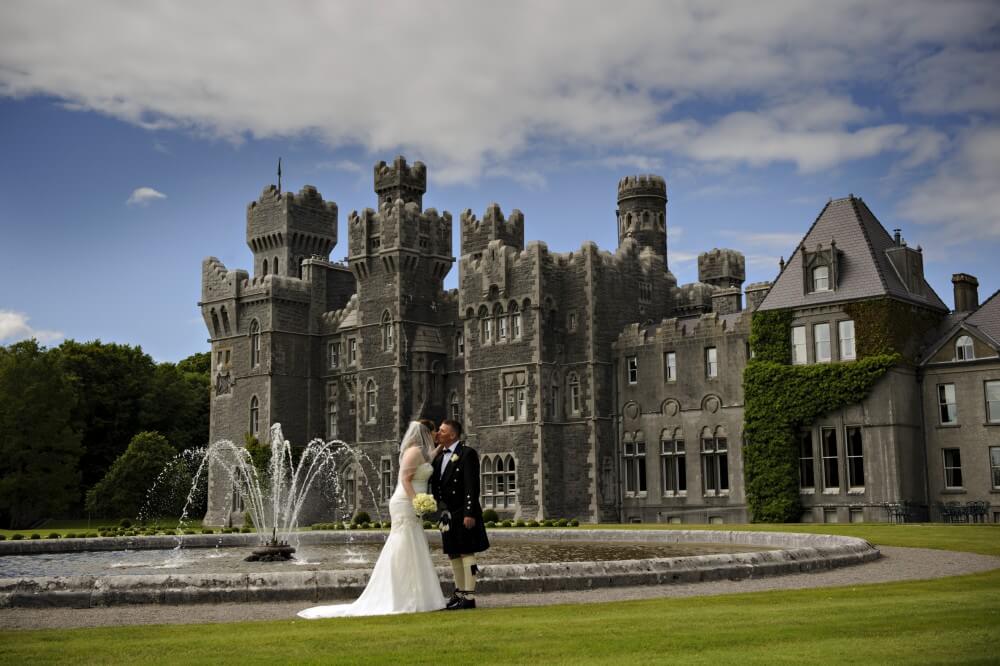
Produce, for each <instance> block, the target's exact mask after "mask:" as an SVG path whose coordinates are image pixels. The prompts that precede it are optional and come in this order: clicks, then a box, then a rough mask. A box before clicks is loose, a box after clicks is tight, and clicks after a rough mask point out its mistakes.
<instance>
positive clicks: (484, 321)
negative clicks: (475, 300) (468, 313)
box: [479, 305, 493, 345]
mask: <svg viewBox="0 0 1000 666" xmlns="http://www.w3.org/2000/svg"><path fill="white" fill-rule="evenodd" d="M479 324H480V333H481V335H482V339H481V340H480V342H481V343H482V344H484V345H485V344H489V342H490V341H491V340H492V339H493V318H492V317H490V311H489V310H487V309H486V306H485V305H484V306H483V307H481V308H479Z"/></svg>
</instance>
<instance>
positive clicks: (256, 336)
mask: <svg viewBox="0 0 1000 666" xmlns="http://www.w3.org/2000/svg"><path fill="white" fill-rule="evenodd" d="M258 365H260V322H258V321H257V320H256V319H254V320H253V321H252V322H250V367H251V368H256V367H257V366H258Z"/></svg>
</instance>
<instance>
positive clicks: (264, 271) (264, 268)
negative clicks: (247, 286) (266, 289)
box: [260, 257, 268, 277]
mask: <svg viewBox="0 0 1000 666" xmlns="http://www.w3.org/2000/svg"><path fill="white" fill-rule="evenodd" d="M267 266H268V264H267V257H264V263H262V264H261V266H260V270H261V273H260V275H261V277H265V276H267Z"/></svg>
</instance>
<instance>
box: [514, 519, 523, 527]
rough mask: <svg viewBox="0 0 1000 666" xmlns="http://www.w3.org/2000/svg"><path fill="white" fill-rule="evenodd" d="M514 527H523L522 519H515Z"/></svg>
mask: <svg viewBox="0 0 1000 666" xmlns="http://www.w3.org/2000/svg"><path fill="white" fill-rule="evenodd" d="M514 527H524V521H523V520H515V521H514Z"/></svg>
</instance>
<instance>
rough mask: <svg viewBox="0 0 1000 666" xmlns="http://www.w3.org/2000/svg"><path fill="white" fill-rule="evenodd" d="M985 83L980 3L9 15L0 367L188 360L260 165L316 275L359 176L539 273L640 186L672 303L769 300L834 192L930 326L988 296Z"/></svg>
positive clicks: (2, 102)
mask: <svg viewBox="0 0 1000 666" xmlns="http://www.w3.org/2000/svg"><path fill="white" fill-rule="evenodd" d="M998 70H1000V5H998V4H997V3H995V2H947V3H941V2H919V1H913V2H906V3H895V2H848V1H845V2H836V3H829V2H823V3H820V2H815V3H813V2H804V1H803V2H761V3H718V4H715V3H706V2H697V3H685V2H676V3H653V2H628V1H626V2H617V3H597V2H562V1H551V2H545V3H529V2H512V3H504V4H503V6H494V5H489V4H485V3H475V2H472V3H458V2H437V1H429V2H421V3H412V2H379V3H368V4H362V3H347V2H344V3H332V2H329V3H319V2H290V3H280V4H276V3H273V2H213V3H202V4H198V5H197V6H196V5H195V4H193V3H178V2H169V3H168V2H142V3H132V2H88V3H74V2H48V1H45V0H42V1H38V0H34V1H31V2H22V1H19V0H14V1H7V2H4V3H3V4H0V195H2V199H3V202H4V203H3V206H2V208H0V228H2V232H3V234H2V241H0V278H2V279H0V344H10V343H11V342H14V341H16V340H18V339H23V338H25V337H31V336H35V337H37V338H39V339H40V340H41V341H42V342H44V343H45V344H58V343H59V342H60V341H61V340H62V339H65V338H74V339H78V340H89V339H94V338H100V339H102V340H105V341H116V342H123V343H129V344H137V345H141V346H142V347H143V349H145V350H146V351H147V352H149V353H150V354H152V355H153V357H154V358H156V359H157V360H161V361H176V360H179V359H181V358H183V357H185V356H187V355H189V354H191V353H194V352H197V351H205V350H207V348H208V345H207V342H206V338H207V333H206V331H205V329H204V324H203V323H202V320H201V317H200V314H199V312H198V308H197V305H196V303H197V301H198V298H199V295H200V265H201V260H202V259H203V258H204V257H206V256H209V255H213V256H217V257H219V258H220V259H221V260H222V261H223V262H224V263H225V264H226V265H227V266H228V267H229V268H247V267H249V266H250V252H249V250H248V249H247V247H246V245H245V242H244V224H245V210H246V205H247V204H248V203H249V202H251V201H253V200H254V199H256V197H257V196H258V195H259V194H260V192H261V190H262V189H263V188H264V187H265V186H266V185H268V184H270V183H272V182H275V180H276V177H275V165H276V162H277V159H278V157H279V156H280V157H281V158H282V160H283V166H284V179H283V181H284V182H283V185H284V188H285V189H289V190H298V189H299V188H300V187H302V186H303V185H305V184H312V185H315V186H317V187H318V188H319V190H320V192H321V193H322V194H323V196H324V197H325V198H327V199H332V200H334V201H336V202H337V204H338V206H339V208H340V224H341V230H340V237H341V239H342V240H341V242H340V244H339V245H338V247H337V248H335V249H334V251H333V254H332V256H333V258H335V259H338V260H339V259H341V258H343V256H344V255H345V254H346V249H345V245H346V244H345V242H344V241H343V239H344V238H345V234H344V228H343V227H344V224H345V220H346V218H347V214H348V213H349V212H350V211H351V210H353V209H360V208H363V207H367V206H372V205H374V195H373V193H372V165H373V164H374V163H375V162H376V161H378V160H380V159H384V160H387V161H389V160H391V159H393V157H395V156H396V155H397V154H404V155H406V156H407V158H408V159H409V160H410V161H411V162H412V161H415V160H421V161H423V162H425V163H426V164H427V166H428V172H429V185H428V190H429V191H428V193H427V195H426V196H425V198H424V202H425V206H427V207H430V206H433V207H435V208H437V209H438V210H448V211H451V212H452V214H453V215H454V216H455V217H456V219H457V217H458V215H459V214H460V212H461V211H462V210H464V209H466V208H471V209H472V210H473V211H474V212H476V213H477V214H478V215H481V214H482V212H483V210H484V209H485V208H486V206H487V205H488V204H489V203H490V202H493V201H496V202H498V203H499V204H500V205H501V207H502V208H503V210H504V211H505V212H509V211H510V210H511V209H513V208H519V209H521V210H522V211H523V212H524V214H525V224H526V237H527V238H528V239H538V240H543V241H545V242H546V243H547V244H548V246H549V249H550V250H554V251H572V250H575V249H576V248H578V247H579V246H580V245H581V243H582V242H583V241H585V240H588V239H589V240H594V241H596V242H597V243H598V244H599V245H600V247H601V248H602V249H606V250H613V249H614V247H615V245H616V242H617V239H616V228H615V221H614V211H615V193H616V187H617V182H618V179H619V178H621V177H622V176H625V175H630V174H636V173H650V172H652V173H658V174H661V175H663V176H664V177H665V178H666V179H667V186H668V192H669V199H670V202H669V204H668V213H667V214H668V226H669V233H670V240H669V263H670V268H671V270H672V271H673V272H674V273H675V274H676V275H677V277H678V279H679V280H680V281H681V282H690V281H693V280H695V279H696V277H697V270H696V258H697V254H698V253H699V252H702V251H705V250H708V249H711V248H713V247H731V248H735V249H738V250H740V251H742V252H744V253H745V254H746V256H747V258H748V282H753V281H761V280H770V279H773V277H774V275H775V274H776V272H777V260H778V257H779V256H785V257H787V256H788V254H789V253H790V252H791V251H792V250H793V249H794V247H795V245H796V243H797V242H798V240H799V239H800V238H801V236H802V235H803V234H804V233H805V232H806V230H807V229H808V227H809V225H810V224H811V223H812V221H813V220H814V219H815V217H816V215H817V214H818V213H819V211H820V210H821V209H822V207H823V205H824V204H825V203H826V201H827V200H828V199H829V198H830V197H841V196H846V195H847V194H849V193H853V194H855V195H857V196H861V197H863V198H864V199H865V201H866V202H867V203H868V205H869V206H870V207H871V209H872V210H873V211H874V212H875V214H876V215H877V216H878V217H879V219H880V220H881V221H882V223H883V224H884V225H885V226H886V227H887V228H888V229H890V230H891V229H893V228H895V227H901V228H902V229H903V236H904V237H905V238H906V239H907V240H908V241H909V242H910V243H911V244H914V245H915V244H919V245H921V246H922V247H923V248H924V256H925V268H926V272H927V275H928V278H929V280H930V282H931V284H932V286H933V287H934V288H935V289H936V290H937V291H938V293H939V294H940V295H941V297H942V298H943V299H944V300H945V302H946V303H949V304H950V303H951V301H952V298H951V284H950V276H951V274H952V273H955V272H960V271H961V272H967V273H971V274H973V275H976V276H977V277H978V278H979V280H980V297H981V298H982V299H985V298H986V297H987V296H988V295H989V294H992V293H993V292H994V291H995V290H997V289H998V288H1000V268H998V266H997V264H998V262H997V257H998V256H1000V85H998V81H1000V79H998V76H997V74H996V72H997V71H998ZM455 228H456V234H457V228H458V225H455ZM458 247H459V242H458V238H457V236H456V238H455V240H454V248H455V249H456V250H457V248H458ZM456 272H457V269H453V270H452V273H451V274H450V275H449V278H448V281H447V284H449V285H450V286H454V285H455V281H456Z"/></svg>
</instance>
